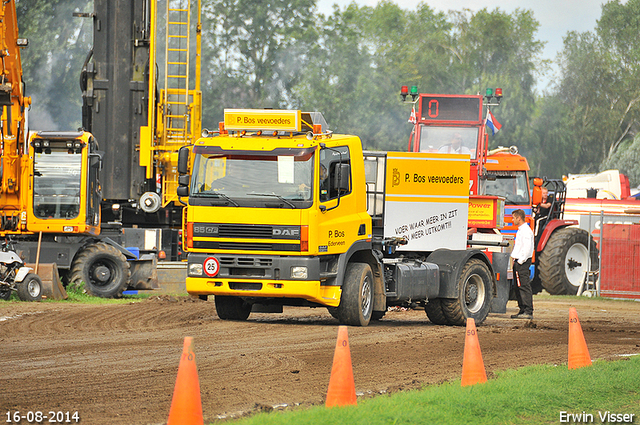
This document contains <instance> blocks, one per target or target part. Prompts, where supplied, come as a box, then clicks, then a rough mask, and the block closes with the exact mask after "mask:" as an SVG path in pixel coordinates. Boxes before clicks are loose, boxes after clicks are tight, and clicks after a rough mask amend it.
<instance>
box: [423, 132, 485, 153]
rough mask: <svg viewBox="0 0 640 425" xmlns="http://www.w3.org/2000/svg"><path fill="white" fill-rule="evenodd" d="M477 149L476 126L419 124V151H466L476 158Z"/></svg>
mask: <svg viewBox="0 0 640 425" xmlns="http://www.w3.org/2000/svg"><path fill="white" fill-rule="evenodd" d="M477 150H478V128H477V127H433V126H426V125H422V126H420V146H419V147H418V151H419V152H434V153H463V154H465V153H466V154H469V155H470V156H471V159H476V151H477Z"/></svg>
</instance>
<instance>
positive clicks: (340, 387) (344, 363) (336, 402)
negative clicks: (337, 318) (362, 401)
mask: <svg viewBox="0 0 640 425" xmlns="http://www.w3.org/2000/svg"><path fill="white" fill-rule="evenodd" d="M356 404H358V402H357V399H356V387H355V383H354V381H353V369H352V367H351V352H350V351H349V336H348V335H347V327H346V326H340V327H339V328H338V341H337V342H336V351H335V354H334V355H333V366H332V367H331V379H330V380H329V390H328V391H327V402H326V406H327V407H333V406H351V405H356Z"/></svg>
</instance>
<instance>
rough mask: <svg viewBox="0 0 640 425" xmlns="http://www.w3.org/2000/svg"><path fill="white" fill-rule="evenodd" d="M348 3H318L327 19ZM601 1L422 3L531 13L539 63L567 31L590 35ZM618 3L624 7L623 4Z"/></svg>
mask: <svg viewBox="0 0 640 425" xmlns="http://www.w3.org/2000/svg"><path fill="white" fill-rule="evenodd" d="M378 1H379V0H355V3H356V4H358V5H360V6H375V5H376V4H378ZM351 2H352V0H318V8H319V10H320V12H321V13H324V14H325V16H326V15H330V14H331V13H332V11H333V5H334V4H337V5H338V6H339V7H340V9H344V8H345V6H346V5H348V4H350V3H351ZM606 2H607V1H605V0H426V1H425V3H427V4H428V5H429V6H430V7H431V8H432V9H435V10H436V11H441V12H448V11H449V10H462V9H465V8H466V9H471V10H473V11H478V10H480V9H484V8H487V9H488V10H494V9H496V8H499V9H500V10H502V11H504V12H507V13H511V12H513V11H514V10H515V9H518V8H520V9H529V10H533V16H534V17H535V19H536V20H537V21H538V22H539V23H540V26H539V28H538V33H537V39H538V40H540V41H544V42H546V45H545V49H544V51H543V59H551V60H553V59H555V58H556V54H557V53H558V52H559V51H561V50H562V46H563V44H562V38H563V37H564V36H565V35H566V34H567V32H569V31H578V32H584V31H593V30H594V28H595V26H596V21H597V20H598V19H600V14H601V13H602V4H603V3H606ZM394 3H396V4H398V5H399V6H400V7H401V8H403V9H408V10H410V9H412V8H414V7H415V6H416V5H417V4H418V3H419V0H394ZM622 3H625V1H623V2H622ZM547 84H548V80H544V81H540V82H539V84H538V88H539V89H544V88H545V87H546V85H547Z"/></svg>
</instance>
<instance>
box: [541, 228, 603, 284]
mask: <svg viewBox="0 0 640 425" xmlns="http://www.w3.org/2000/svg"><path fill="white" fill-rule="evenodd" d="M589 243H591V257H589V248H588V246H589ZM597 268H598V248H596V244H595V242H594V241H593V239H591V237H590V236H589V233H588V232H587V231H586V230H583V229H580V228H577V227H565V228H563V229H559V230H557V231H555V232H554V233H553V234H552V235H551V237H550V238H549V241H548V242H547V244H546V245H545V247H544V249H543V250H542V252H540V253H539V257H538V273H539V275H540V280H541V282H542V286H543V287H544V289H546V290H547V292H549V293H550V294H551V295H575V294H576V293H577V292H578V288H579V287H580V284H581V283H582V282H585V280H586V278H587V272H586V271H587V270H597Z"/></svg>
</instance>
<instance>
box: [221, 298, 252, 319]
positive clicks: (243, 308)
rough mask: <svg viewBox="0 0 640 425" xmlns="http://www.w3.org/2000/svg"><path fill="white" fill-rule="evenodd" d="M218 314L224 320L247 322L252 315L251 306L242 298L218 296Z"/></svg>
mask: <svg viewBox="0 0 640 425" xmlns="http://www.w3.org/2000/svg"><path fill="white" fill-rule="evenodd" d="M214 298H215V303H216V313H218V317H219V318H220V319H222V320H242V321H243V320H247V318H248V317H249V315H250V314H251V304H249V303H247V302H245V301H244V300H243V299H242V298H240V297H230V296H225V295H216V296H215V297H214Z"/></svg>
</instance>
